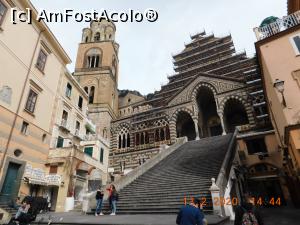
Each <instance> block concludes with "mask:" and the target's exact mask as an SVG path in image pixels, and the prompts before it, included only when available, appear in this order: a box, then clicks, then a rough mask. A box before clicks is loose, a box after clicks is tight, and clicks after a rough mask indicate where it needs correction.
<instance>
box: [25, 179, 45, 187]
mask: <svg viewBox="0 0 300 225" xmlns="http://www.w3.org/2000/svg"><path fill="white" fill-rule="evenodd" d="M28 183H29V184H37V185H41V186H47V185H48V184H47V181H44V180H38V179H34V178H28Z"/></svg>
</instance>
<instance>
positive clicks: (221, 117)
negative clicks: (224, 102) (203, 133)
mask: <svg viewBox="0 0 300 225" xmlns="http://www.w3.org/2000/svg"><path fill="white" fill-rule="evenodd" d="M218 115H219V117H220V122H221V126H222V130H223V132H222V135H225V134H226V130H225V125H224V119H223V113H222V112H218Z"/></svg>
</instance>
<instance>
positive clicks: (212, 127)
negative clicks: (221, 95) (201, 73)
mask: <svg viewBox="0 0 300 225" xmlns="http://www.w3.org/2000/svg"><path fill="white" fill-rule="evenodd" d="M196 99H197V104H198V109H199V114H198V121H199V128H200V129H199V131H200V135H201V137H210V136H217V135H221V134H222V132H223V129H222V126H221V121H220V118H219V116H218V113H217V105H216V101H215V97H214V93H213V91H212V90H211V89H210V88H208V87H205V86H203V87H201V88H200V89H199V91H198V93H197V98H196Z"/></svg>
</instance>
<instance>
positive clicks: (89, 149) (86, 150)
mask: <svg viewBox="0 0 300 225" xmlns="http://www.w3.org/2000/svg"><path fill="white" fill-rule="evenodd" d="M84 153H85V154H87V155H89V156H91V157H93V147H85V148H84Z"/></svg>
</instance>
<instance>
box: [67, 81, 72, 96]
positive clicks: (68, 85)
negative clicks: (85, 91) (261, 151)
mask: <svg viewBox="0 0 300 225" xmlns="http://www.w3.org/2000/svg"><path fill="white" fill-rule="evenodd" d="M71 93H72V85H71V84H69V83H68V84H67V87H66V97H68V98H70V97H71Z"/></svg>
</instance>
